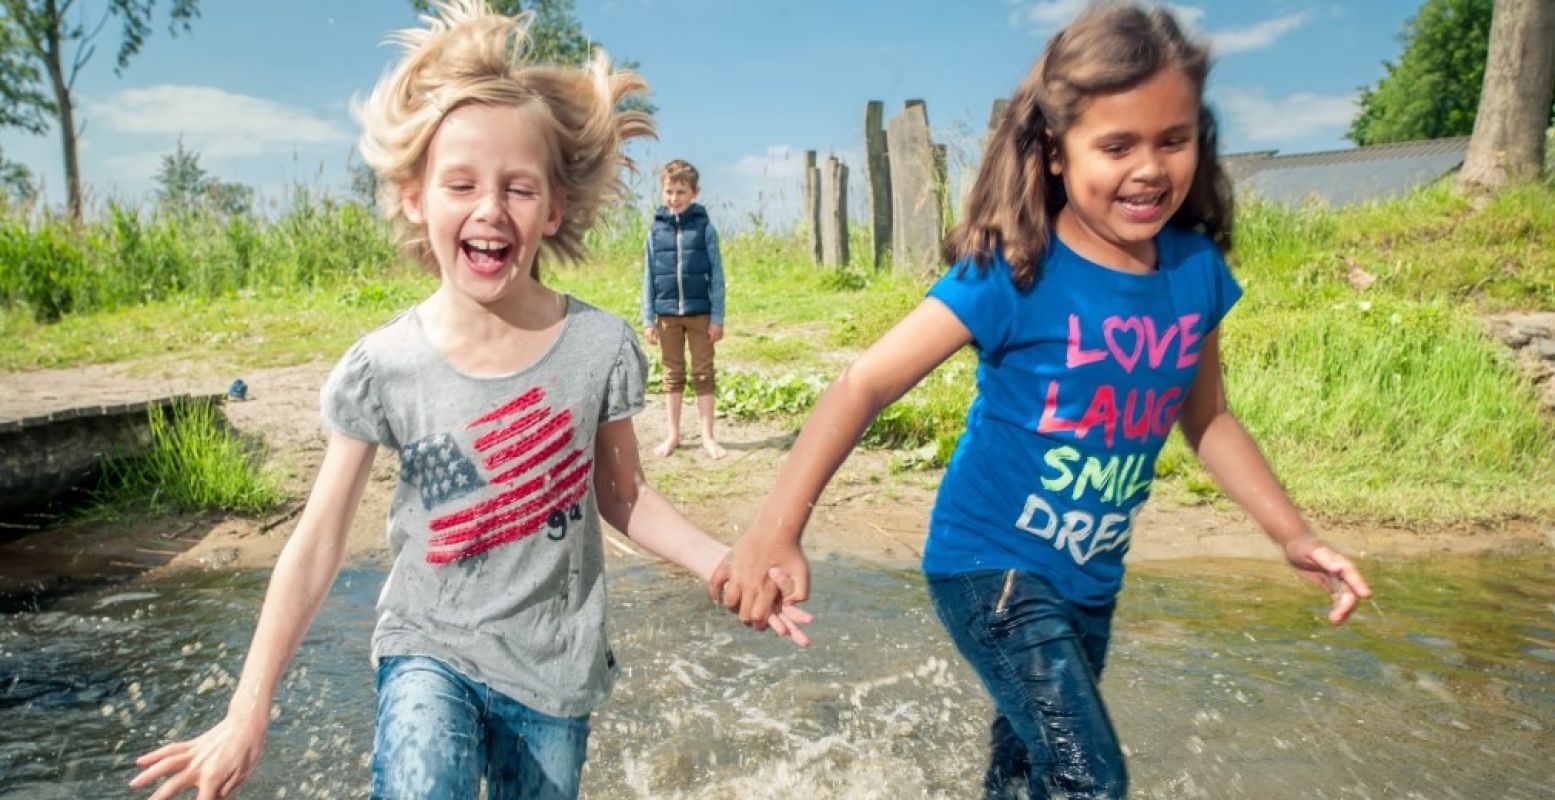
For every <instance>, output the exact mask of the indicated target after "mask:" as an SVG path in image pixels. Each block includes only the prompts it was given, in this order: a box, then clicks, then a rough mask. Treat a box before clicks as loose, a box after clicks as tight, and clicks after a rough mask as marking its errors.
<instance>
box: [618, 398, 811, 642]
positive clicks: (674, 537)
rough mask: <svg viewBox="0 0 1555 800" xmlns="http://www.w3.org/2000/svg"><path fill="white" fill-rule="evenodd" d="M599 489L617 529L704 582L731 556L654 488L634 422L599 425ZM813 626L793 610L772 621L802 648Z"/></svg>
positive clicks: (779, 612) (781, 611)
mask: <svg viewBox="0 0 1555 800" xmlns="http://www.w3.org/2000/svg"><path fill="white" fill-rule="evenodd" d="M594 490H595V492H596V498H597V500H598V502H599V515H600V516H601V517H603V518H604V520H605V521H606V522H608V523H610V526H611V527H613V528H615V529H616V530H618V531H621V532H622V533H624V534H626V536H627V538H629V539H631V540H632V541H633V542H636V543H637V544H638V545H639V546H641V547H642V548H643V549H644V550H647V551H648V552H650V553H652V554H654V555H656V556H658V557H659V558H662V559H664V560H665V561H668V562H670V563H672V564H678V565H679V566H682V567H685V568H686V569H688V570H690V571H691V572H692V573H693V574H695V575H696V576H697V577H698V578H701V579H702V581H703V582H704V583H706V582H707V581H708V580H710V579H711V578H712V576H713V573H714V571H715V570H716V569H717V567H718V565H719V563H720V562H722V561H723V560H724V558H725V556H727V555H728V553H729V548H728V547H727V546H725V545H724V544H723V543H722V542H720V541H718V540H717V539H714V538H713V537H711V536H708V535H707V533H705V532H704V531H703V530H702V529H701V528H699V527H697V526H696V525H695V524H693V523H692V522H691V520H688V519H686V517H685V516H684V515H683V514H681V513H680V511H678V510H677V509H676V508H675V507H674V506H673V505H671V504H670V502H669V501H668V500H666V499H664V496H663V495H661V494H659V493H658V492H657V491H654V489H653V487H652V486H649V485H648V479H647V478H646V476H644V475H643V470H642V461H641V459H640V458H639V457H638V454H637V432H636V430H635V429H634V428H633V427H632V420H631V419H630V418H627V419H619V420H615V421H613V422H605V423H602V424H601V425H600V426H599V432H598V433H597V434H596V435H595V441H594ZM810 621H811V618H810V615H809V614H806V613H805V612H804V611H803V610H802V609H800V608H799V607H797V606H792V605H790V606H787V607H784V608H779V609H776V610H775V611H774V612H773V613H772V614H771V615H770V618H769V619H768V620H767V622H768V624H770V625H771V626H772V629H773V630H774V631H776V632H777V633H778V634H779V635H780V636H788V637H790V638H792V639H793V640H794V643H795V644H797V645H799V646H800V647H804V646H806V645H808V644H809V643H810V640H809V638H807V637H806V636H805V635H804V632H803V631H802V630H800V628H799V626H800V625H801V624H808V623H809V622H810Z"/></svg>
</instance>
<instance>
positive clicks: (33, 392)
mask: <svg viewBox="0 0 1555 800" xmlns="http://www.w3.org/2000/svg"><path fill="white" fill-rule="evenodd" d="M329 366H330V365H329V364H327V363H312V364H305V365H300V366H293V367H284V368H277V369H265V370H250V371H245V372H244V373H242V374H218V373H216V372H215V370H213V369H211V368H210V367H209V366H208V365H200V364H190V363H187V362H173V361H169V362H167V363H165V364H156V363H141V364H136V365H127V366H126V365H108V366H92V367H83V368H78V369H68V370H44V371H36V372H21V373H8V374H5V375H3V376H0V419H6V418H11V417H16V416H24V415H28V414H35V413H39V412H41V411H46V410H50V409H59V408H67V407H71V406H73V405H85V404H91V403H112V402H128V401H131V400H140V399H146V398H147V397H153V396H159V395H163V394H174V393H183V392H222V391H225V389H226V387H227V385H228V384H229V383H231V381H232V379H233V378H236V377H241V378H243V380H244V381H245V382H246V383H247V384H248V386H249V398H250V399H249V400H247V401H246V402H241V403H229V404H228V405H227V414H228V417H229V418H230V419H231V420H232V423H233V425H234V426H235V427H237V428H238V429H239V430H240V431H242V432H244V433H245V434H248V435H250V436H253V437H255V438H256V439H258V440H260V441H262V442H263V443H264V445H265V447H266V448H267V450H268V452H269V456H270V462H271V463H273V464H275V465H276V466H277V467H278V468H279V469H281V470H282V471H283V472H284V473H285V474H286V475H287V476H288V477H287V485H288V488H289V489H290V490H291V493H292V495H293V496H294V497H296V498H298V500H297V501H295V502H293V503H292V504H290V505H288V506H287V507H286V508H285V509H283V510H282V511H281V512H280V513H279V514H276V515H274V516H272V517H269V518H265V519H257V520H256V519H247V518H237V517H223V516H217V515H207V516H199V517H186V518H175V519H151V520H130V521H122V522H115V523H92V524H73V525H68V526H63V527H60V528H55V529H50V530H47V531H45V532H43V533H40V534H34V535H32V536H28V537H25V538H21V539H18V540H15V541H11V542H7V543H3V544H0V596H4V595H5V594H6V593H7V592H14V591H15V590H16V588H17V587H18V586H32V587H47V586H61V587H64V586H67V585H69V584H71V583H73V582H81V581H88V580H92V579H95V578H97V577H101V576H111V575H122V574H124V573H126V572H128V571H135V572H139V571H144V570H146V569H158V570H167V569H183V568H189V567H200V566H205V567H238V568H243V567H255V568H263V567H267V566H269V565H270V564H271V563H272V562H273V561H274V559H275V557H276V555H277V554H278V553H279V551H280V548H281V546H282V545H283V544H285V540H286V536H287V535H288V533H289V532H290V531H291V527H292V522H293V519H294V517H295V514H296V512H297V511H298V510H299V508H298V504H299V503H300V499H301V498H302V497H304V496H305V495H306V492H307V488H308V485H309V483H310V482H311V480H312V478H313V475H314V473H315V471H316V470H317V467H318V463H319V461H320V459H321V457H322V455H323V443H324V437H323V435H322V434H321V433H320V429H319V425H318V389H319V386H320V385H321V384H322V382H323V380H324V377H325V375H326V374H327V373H328V370H329ZM663 418H664V408H663V404H662V400H661V399H660V398H659V397H654V398H652V399H651V401H650V404H649V407H648V409H647V410H646V411H645V412H644V413H643V414H642V415H641V416H639V417H638V418H637V431H638V439H639V441H640V443H641V445H642V452H643V453H644V460H645V463H646V466H647V472H648V477H649V480H650V481H651V482H652V483H653V484H654V486H656V487H657V488H658V489H659V490H660V491H661V492H662V493H664V494H665V495H666V496H667V497H669V498H670V499H671V500H672V501H674V502H676V503H677V504H678V505H679V506H680V508H681V509H682V510H684V511H685V512H686V513H687V515H688V516H690V517H691V518H692V519H693V520H694V521H696V522H697V523H698V524H700V525H702V526H703V527H704V528H705V529H706V530H708V531H709V532H711V533H713V534H714V535H715V536H717V537H719V538H720V539H723V540H725V541H731V540H733V539H734V538H735V537H736V536H738V535H739V533H740V532H741V531H742V530H743V529H744V528H745V526H746V525H747V524H749V522H750V520H751V519H752V517H753V516H754V514H755V512H756V509H757V508H758V506H759V505H760V503H761V502H762V500H763V499H764V497H765V492H766V491H767V489H768V488H770V486H771V485H772V481H773V480H774V478H775V477H776V474H777V470H778V467H779V466H780V465H781V463H782V458H783V455H784V453H785V451H786V448H787V446H788V445H789V443H790V442H791V440H792V436H791V434H789V433H788V432H786V431H784V430H781V429H778V428H774V427H772V426H769V425H762V424H731V423H728V422H723V423H722V425H721V428H720V438H721V439H722V440H723V442H724V444H725V446H726V447H727V448H728V450H729V456H728V457H727V458H725V459H723V460H721V461H716V462H715V461H712V460H710V459H708V458H707V457H706V456H704V455H703V454H702V452H701V449H700V447H699V446H698V445H699V442H698V439H697V436H696V435H695V433H694V432H693V433H691V435H690V436H689V437H688V439H687V441H686V442H685V443H684V444H683V446H682V449H681V450H680V451H679V452H677V453H676V454H675V455H673V456H671V457H670V458H667V459H658V458H654V457H653V456H652V455H651V449H652V446H653V445H654V444H655V443H657V442H658V441H660V440H661V439H662V438H663V435H664V420H663ZM686 418H687V420H688V423H689V422H692V421H694V419H695V414H694V411H693V410H692V409H690V408H689V407H688V408H687V410H686ZM686 427H687V428H688V431H694V430H695V425H694V423H693V424H688V425H687V426H686ZM892 459H893V454H892V453H890V452H885V451H872V450H862V451H858V452H856V453H855V454H854V455H853V456H852V457H851V458H850V459H849V460H848V462H847V463H846V464H845V465H844V467H843V469H842V470H841V472H840V473H839V474H838V476H837V478H836V479H835V480H834V481H833V483H832V485H831V487H830V488H829V489H828V491H827V493H826V495H825V497H824V498H823V499H822V502H821V504H820V507H819V508H818V509H817V511H816V513H815V516H814V519H813V521H812V523H811V525H810V529H809V533H808V534H807V537H806V549H807V552H809V553H811V555H812V557H825V556H826V555H828V554H833V553H838V554H847V555H852V556H857V557H862V558H866V559H870V560H874V561H879V562H883V563H889V564H893V565H901V566H911V565H913V564H915V563H916V561H917V558H918V556H919V554H920V553H921V551H922V545H923V536H924V529H925V525H926V523H927V520H928V512H929V507H930V505H931V504H932V501H933V497H934V489H935V486H936V485H937V482H938V479H939V472H938V471H905V472H895V471H893V470H892ZM396 466H397V465H396V463H395V459H394V458H393V457H392V456H380V457H379V459H378V462H377V464H376V465H375V467H374V469H373V476H372V480H371V483H370V484H369V487H368V489H367V493H366V496H365V498H364V500H363V504H362V507H361V509H360V510H359V511H358V513H357V516H356V522H355V524H354V525H353V526H352V530H351V534H350V538H349V547H348V558H349V559H350V560H351V561H353V562H356V563H363V562H374V561H378V562H382V561H384V560H385V557H386V553H385V550H384V545H383V529H384V520H385V519H386V516H387V513H388V504H389V498H390V496H391V494H392V492H393V488H394V483H395V480H396ZM1324 535H1325V536H1327V537H1328V538H1330V539H1331V540H1332V541H1333V542H1335V543H1336V544H1337V545H1339V546H1340V547H1342V548H1343V549H1345V550H1346V551H1347V552H1349V553H1351V554H1353V555H1355V556H1357V557H1359V558H1360V559H1362V560H1363V561H1364V560H1365V559H1370V558H1386V557H1415V556H1423V555H1428V554H1432V553H1446V552H1450V553H1476V552H1492V551H1496V552H1505V551H1517V550H1523V549H1527V548H1535V547H1540V546H1543V545H1544V543H1545V540H1546V538H1551V539H1552V541H1551V544H1552V545H1555V533H1552V532H1550V531H1545V530H1541V529H1540V526H1537V525H1532V524H1521V525H1510V526H1506V527H1504V528H1497V529H1483V528H1472V529H1466V528H1465V529H1436V530H1429V531H1419V530H1402V529H1397V528H1388V527H1381V526H1357V525H1325V526H1324ZM609 542H610V544H611V548H610V549H611V550H612V552H613V554H614V555H616V556H618V557H623V558H637V557H640V556H637V555H635V554H634V553H633V552H632V550H631V545H630V544H629V543H627V542H626V541H625V540H624V539H623V538H622V537H619V536H617V535H615V534H611V535H610V536H609ZM1204 557H1253V558H1274V557H1276V553H1275V552H1274V550H1273V548H1272V547H1270V545H1269V544H1268V542H1267V541H1266V540H1265V539H1264V537H1263V536H1262V535H1260V534H1259V533H1258V531H1257V530H1256V529H1255V528H1254V527H1253V526H1252V525H1251V524H1250V523H1248V522H1247V520H1246V519H1245V518H1244V517H1243V516H1242V515H1241V514H1240V512H1238V511H1235V510H1224V509H1217V508H1213V507H1207V506H1195V507H1181V506H1174V505H1173V504H1171V503H1170V502H1169V501H1157V502H1154V503H1152V504H1151V506H1150V507H1149V508H1148V509H1147V510H1146V511H1145V512H1144V513H1143V514H1142V516H1141V517H1140V519H1139V522H1138V524H1137V528H1136V531H1135V536H1134V544H1133V547H1132V550H1131V552H1130V556H1129V558H1130V561H1131V562H1135V563H1137V562H1141V561H1149V560H1159V559H1180V558H1204Z"/></svg>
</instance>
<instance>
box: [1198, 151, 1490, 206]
mask: <svg viewBox="0 0 1555 800" xmlns="http://www.w3.org/2000/svg"><path fill="white" fill-rule="evenodd" d="M1468 149H1469V137H1467V136H1460V137H1456V138H1452V139H1429V140H1425V141H1418V142H1400V143H1398V144H1383V145H1373V146H1371V147H1355V148H1351V149H1349V150H1326V151H1322V152H1316V153H1295V154H1291V155H1278V154H1277V151H1270V150H1265V151H1258V152H1251V153H1235V154H1232V155H1228V156H1223V157H1222V158H1221V164H1222V166H1223V167H1224V168H1225V170H1226V173H1227V175H1228V176H1229V177H1230V178H1231V180H1232V183H1233V184H1234V185H1235V186H1236V191H1237V194H1238V195H1244V196H1246V195H1253V196H1257V197H1259V198H1261V199H1264V200H1269V201H1272V202H1275V203H1281V204H1286V205H1299V204H1301V203H1306V202H1309V201H1313V200H1316V201H1319V202H1322V203H1326V204H1328V205H1333V206H1342V205H1350V204H1353V203H1366V202H1371V201H1373V200H1383V199H1386V198H1389V197H1397V196H1399V195H1402V194H1405V193H1407V192H1409V191H1411V190H1413V189H1416V188H1419V187H1421V186H1424V185H1425V184H1428V183H1431V182H1432V181H1435V180H1436V179H1438V178H1440V177H1442V176H1443V175H1446V174H1447V173H1449V172H1452V171H1453V170H1455V169H1457V168H1458V167H1460V166H1462V165H1463V157H1464V154H1465V153H1467V152H1468Z"/></svg>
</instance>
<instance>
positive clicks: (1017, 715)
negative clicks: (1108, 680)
mask: <svg viewBox="0 0 1555 800" xmlns="http://www.w3.org/2000/svg"><path fill="white" fill-rule="evenodd" d="M928 584H929V596H930V597H931V598H932V599H933V601H934V610H935V612H936V613H938V614H939V618H940V621H941V622H943V623H944V624H945V628H946V629H947V630H948V631H949V632H950V636H951V639H952V640H953V641H954V642H955V643H956V649H958V650H960V651H961V655H962V656H963V657H964V658H966V660H967V661H969V662H971V665H972V669H973V670H974V671H976V672H977V677H978V678H980V679H981V680H982V682H983V685H984V686H985V687H987V689H988V693H989V694H990V695H992V698H993V706H994V719H993V724H992V725H991V727H990V745H991V748H990V749H991V752H990V755H989V765H988V771H987V773H986V774H985V776H984V796H985V797H986V798H990V800H992V798H1005V797H1014V796H1017V795H1018V793H1019V791H1020V786H1021V784H1022V783H1024V784H1025V785H1026V787H1027V789H1028V791H1029V792H1030V795H1031V796H1032V797H1034V798H1045V797H1048V796H1049V793H1050V792H1052V791H1055V790H1056V791H1061V792H1063V793H1065V796H1067V797H1070V798H1089V797H1123V796H1124V795H1126V794H1127V793H1128V771H1127V769H1126V768H1125V766H1124V764H1123V750H1122V748H1121V747H1120V746H1119V745H1118V737H1117V734H1116V733H1114V732H1113V729H1112V720H1111V719H1109V718H1108V716H1107V708H1106V706H1105V705H1104V704H1103V703H1102V698H1101V692H1100V690H1099V688H1098V687H1097V685H1096V684H1097V681H1098V680H1099V679H1100V676H1101V669H1102V666H1103V664H1104V663H1105V659H1106V656H1107V640H1108V638H1109V637H1110V635H1111V629H1112V611H1113V606H1112V605H1108V606H1105V607H1102V608H1086V607H1083V606H1077V605H1075V604H1073V603H1070V602H1069V601H1067V600H1065V599H1064V598H1063V597H1061V596H1060V595H1059V594H1058V591H1057V590H1056V589H1054V588H1053V585H1052V584H1051V583H1049V582H1048V581H1047V580H1046V579H1044V578H1042V577H1041V576H1039V575H1036V574H1034V573H1030V572H1020V571H1017V570H990V571H984V572H967V573H961V574H958V575H942V576H932V575H931V576H929V579H928Z"/></svg>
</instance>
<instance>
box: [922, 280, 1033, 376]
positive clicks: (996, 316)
mask: <svg viewBox="0 0 1555 800" xmlns="http://www.w3.org/2000/svg"><path fill="white" fill-rule="evenodd" d="M928 296H929V297H932V298H934V299H936V300H938V301H940V302H941V303H944V304H945V307H946V308H949V309H950V311H951V313H953V314H955V315H956V318H957V319H959V320H961V324H962V325H965V326H966V328H967V330H968V331H971V332H972V343H973V344H974V345H976V347H977V349H978V350H979V351H980V352H982V353H984V354H987V353H992V352H996V351H998V350H999V349H1000V348H1002V347H1003V346H1004V345H1005V343H1006V342H1007V341H1008V340H1009V337H1010V327H1011V325H1012V324H1013V322H1014V319H1015V284H1014V282H1012V281H1011V280H1010V268H1009V266H1008V265H1006V264H1005V263H1004V260H1003V259H1000V258H995V259H994V260H993V263H992V264H990V265H989V266H988V267H986V268H984V267H979V266H978V265H977V264H975V263H973V261H972V260H971V259H964V260H962V261H960V262H958V263H957V264H956V265H955V266H953V267H951V268H950V271H949V272H947V273H945V275H944V276H943V277H941V278H940V279H939V280H938V281H935V283H934V285H933V286H931V287H929V294H928Z"/></svg>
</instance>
